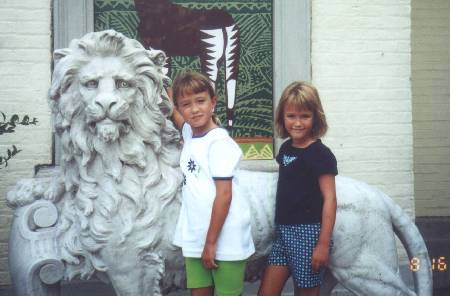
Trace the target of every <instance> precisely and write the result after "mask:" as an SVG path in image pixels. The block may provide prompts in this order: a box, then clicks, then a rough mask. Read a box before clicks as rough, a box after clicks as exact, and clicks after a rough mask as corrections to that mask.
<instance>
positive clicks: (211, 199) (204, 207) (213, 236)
mask: <svg viewBox="0 0 450 296" xmlns="http://www.w3.org/2000/svg"><path fill="white" fill-rule="evenodd" d="M170 92H171V91H170ZM170 95H171V94H170ZM173 100H174V104H175V107H176V109H175V110H174V114H173V121H174V123H175V125H177V127H178V128H179V129H181V130H182V135H183V141H184V144H183V151H182V152H181V157H180V167H181V169H182V171H183V174H184V182H183V189H182V192H183V199H182V205H181V210H180V215H179V218H178V223H177V227H176V232H175V238H174V244H175V245H177V246H180V247H181V248H182V251H183V256H184V257H185V263H186V274H187V287H188V288H189V289H191V295H194V296H204V295H205V296H212V295H213V294H214V291H215V293H216V295H219V296H221V295H227V296H232V295H236V296H237V295H241V294H242V288H243V281H244V273H245V265H246V259H247V258H248V257H249V256H250V255H251V254H253V252H254V250H255V249H254V245H253V241H252V237H251V229H250V211H249V206H248V204H247V201H246V200H245V199H244V197H243V196H241V195H240V194H239V190H238V189H239V187H238V184H239V175H238V169H239V161H240V159H241V157H242V152H241V150H240V148H239V146H238V145H237V144H236V143H235V142H234V141H233V139H231V137H230V136H229V135H228V133H227V131H226V130H225V129H223V128H220V127H219V123H218V120H217V119H216V116H215V114H214V107H215V105H216V96H215V93H214V89H213V87H212V85H211V83H210V82H209V80H208V78H206V77H205V76H204V75H202V74H200V73H196V72H186V73H183V74H181V75H180V76H178V77H177V78H176V79H175V81H174V83H173Z"/></svg>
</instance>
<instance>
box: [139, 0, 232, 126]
mask: <svg viewBox="0 0 450 296" xmlns="http://www.w3.org/2000/svg"><path fill="white" fill-rule="evenodd" d="M134 4H135V7H136V12H137V14H138V16H139V19H140V22H139V25H138V35H139V38H140V40H141V42H142V43H143V44H144V46H145V47H146V48H150V47H151V48H153V49H161V50H163V51H164V52H165V53H166V54H167V56H168V57H169V59H168V65H167V67H168V71H170V57H173V56H198V57H199V59H200V63H201V68H202V72H203V73H204V74H206V75H207V76H208V77H209V79H210V80H211V82H212V84H213V85H214V87H215V86H216V84H217V80H218V76H219V75H218V74H219V68H220V67H222V66H223V67H224V70H225V71H224V72H225V77H224V79H225V103H226V126H227V127H228V128H229V129H231V128H232V126H233V121H234V108H235V103H236V86H237V79H238V73H239V58H240V55H239V51H240V41H239V37H240V36H239V27H238V26H237V24H236V22H235V21H234V19H233V17H232V16H231V15H230V14H229V13H228V12H226V11H225V10H222V9H217V8H214V9H210V10H207V9H189V8H186V7H183V6H181V5H178V4H174V3H172V2H171V1H169V0H134Z"/></svg>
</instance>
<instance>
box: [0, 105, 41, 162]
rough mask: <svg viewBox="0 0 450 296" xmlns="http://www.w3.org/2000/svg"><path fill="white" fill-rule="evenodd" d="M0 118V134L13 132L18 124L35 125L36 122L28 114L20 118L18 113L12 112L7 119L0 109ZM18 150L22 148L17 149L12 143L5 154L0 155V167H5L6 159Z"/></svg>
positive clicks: (14, 154)
mask: <svg viewBox="0 0 450 296" xmlns="http://www.w3.org/2000/svg"><path fill="white" fill-rule="evenodd" d="M0 119H1V121H0V135H3V134H9V133H14V132H15V129H16V127H17V126H18V125H36V124H37V123H38V121H37V119H36V118H35V117H33V119H30V116H28V115H25V116H23V117H22V119H20V117H19V115H17V114H14V115H12V116H11V117H10V118H9V119H7V116H6V114H5V113H3V112H1V111H0ZM20 151H22V150H20V149H18V148H17V147H16V145H12V147H11V148H8V149H7V150H6V154H5V155H0V169H2V167H7V166H8V161H9V160H10V159H11V158H13V157H14V156H16V155H17V154H18V153H19V152H20Z"/></svg>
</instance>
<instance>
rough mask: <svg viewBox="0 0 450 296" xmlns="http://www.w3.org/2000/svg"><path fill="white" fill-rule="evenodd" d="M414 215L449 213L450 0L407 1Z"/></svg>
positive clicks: (447, 214) (441, 214) (446, 214)
mask: <svg viewBox="0 0 450 296" xmlns="http://www.w3.org/2000/svg"><path fill="white" fill-rule="evenodd" d="M411 19H412V94H413V126H414V179H415V196H416V213H417V216H450V78H449V77H450V2H449V1H448V0H434V1H431V2H428V1H420V0H412V17H411Z"/></svg>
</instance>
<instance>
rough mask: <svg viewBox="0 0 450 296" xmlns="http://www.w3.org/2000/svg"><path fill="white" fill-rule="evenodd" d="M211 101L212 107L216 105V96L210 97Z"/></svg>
mask: <svg viewBox="0 0 450 296" xmlns="http://www.w3.org/2000/svg"><path fill="white" fill-rule="evenodd" d="M211 102H212V104H213V107H216V103H217V97H216V96H214V97H212V98H211Z"/></svg>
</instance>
